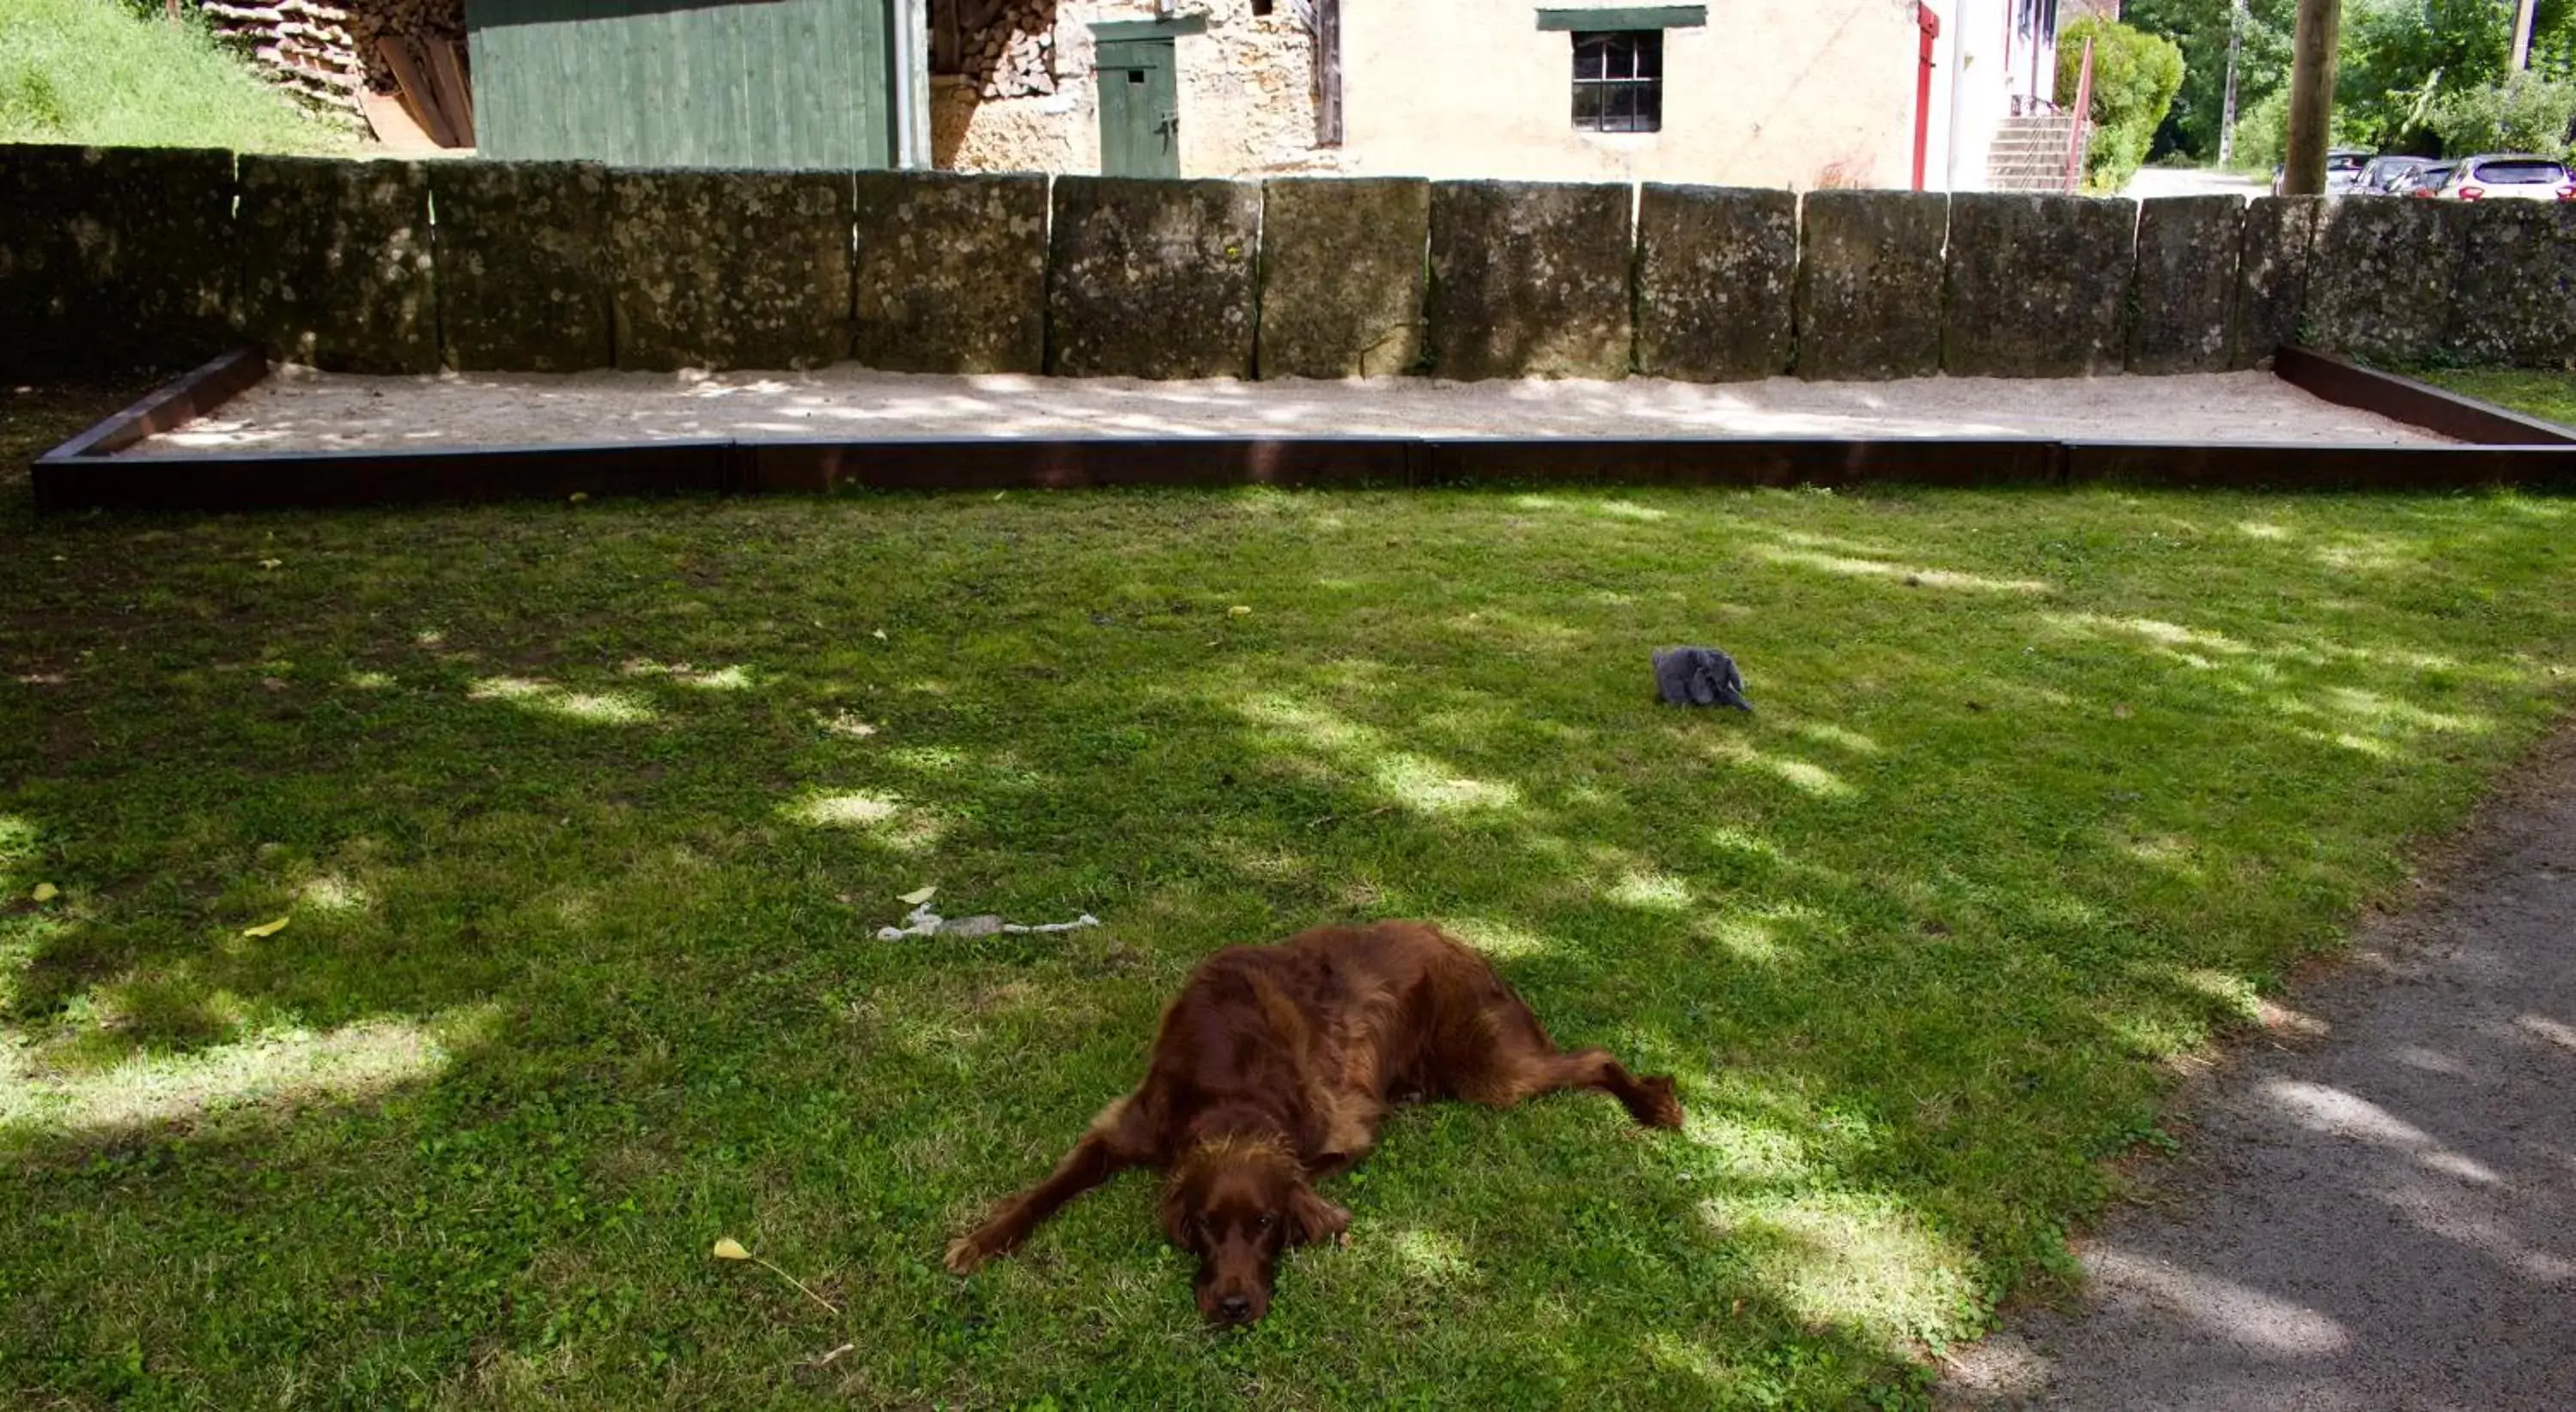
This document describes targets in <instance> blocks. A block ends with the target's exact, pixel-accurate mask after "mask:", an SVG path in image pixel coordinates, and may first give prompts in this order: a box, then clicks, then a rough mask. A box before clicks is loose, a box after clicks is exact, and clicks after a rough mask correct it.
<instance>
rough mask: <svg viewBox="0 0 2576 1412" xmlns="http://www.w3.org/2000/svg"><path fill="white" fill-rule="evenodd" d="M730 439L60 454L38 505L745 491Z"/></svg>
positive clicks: (265, 506) (176, 505)
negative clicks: (67, 456)
mask: <svg viewBox="0 0 2576 1412" xmlns="http://www.w3.org/2000/svg"><path fill="white" fill-rule="evenodd" d="M741 453H742V448H741V447H739V446H737V445H736V444H735V443H733V442H730V441H666V442H646V443H639V444H632V445H626V444H619V445H560V446H478V447H458V448H445V449H437V450H416V451H283V452H271V453H254V454H247V455H238V454H237V455H215V456H115V457H82V458H78V459H58V458H56V457H52V456H48V457H46V458H45V459H43V460H41V461H38V462H37V463H36V466H35V482H36V509H37V511H38V512H39V513H45V512H49V511H55V510H86V509H112V510H279V509H287V508H291V507H308V506H309V507H321V506H349V505H401V504H412V503H436V502H459V501H481V500H521V499H547V498H560V497H562V496H567V495H574V494H587V495H676V494H687V493H691V492H699V493H705V492H715V493H724V492H729V491H738V490H747V489H752V488H754V487H752V486H750V485H749V484H748V483H747V479H748V478H747V476H746V475H745V472H744V463H743V457H742V454H741Z"/></svg>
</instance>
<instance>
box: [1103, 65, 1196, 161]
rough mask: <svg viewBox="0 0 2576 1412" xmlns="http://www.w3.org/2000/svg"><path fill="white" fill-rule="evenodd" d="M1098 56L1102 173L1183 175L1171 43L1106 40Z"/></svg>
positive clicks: (1178, 92)
mask: <svg viewBox="0 0 2576 1412" xmlns="http://www.w3.org/2000/svg"><path fill="white" fill-rule="evenodd" d="M1099 53H1100V57H1099V60H1098V61H1097V63H1096V65H1095V67H1094V69H1093V77H1094V78H1095V79H1096V80H1097V81H1098V82H1099V84H1100V174H1101V175H1102V176H1135V177H1176V176H1179V175H1180V174H1181V84H1180V71H1179V69H1178V67H1177V66H1176V65H1175V64H1174V63H1173V61H1172V41H1170V40H1169V39H1122V40H1117V41H1115V42H1110V41H1103V42H1102V43H1101V45H1100V49H1099Z"/></svg>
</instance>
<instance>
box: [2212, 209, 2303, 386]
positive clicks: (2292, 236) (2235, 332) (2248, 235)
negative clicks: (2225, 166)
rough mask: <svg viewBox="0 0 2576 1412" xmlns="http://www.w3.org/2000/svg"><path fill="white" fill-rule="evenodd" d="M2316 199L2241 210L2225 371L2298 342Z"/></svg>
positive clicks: (2249, 364)
mask: <svg viewBox="0 0 2576 1412" xmlns="http://www.w3.org/2000/svg"><path fill="white" fill-rule="evenodd" d="M2324 209H2325V202H2324V200H2323V199H2322V198H2319V197H2315V196H2257V197H2255V198H2254V199H2253V200H2252V201H2250V202H2248V203H2247V204H2246V207H2245V226H2244V233H2243V235H2242V237H2241V239H2240V240H2239V241H2238V244H2237V262H2236V313H2235V316H2234V317H2233V318H2232V319H2231V320H2229V327H2228V335H2227V337H2228V354H2227V366H2228V367H2230V368H2235V369H2240V370H2241V369H2245V368H2252V367H2257V366H2259V365H2261V364H2262V363H2263V362H2264V360H2266V359H2268V358H2270V357H2271V356H2272V354H2273V353H2274V351H2276V350H2278V349H2279V348H2280V347H2281V346H2282V345H2284V344H2289V343H2296V342H2298V341H2299V315H2300V311H2301V310H2302V309H2303V308H2305V307H2306V304H2307V300H2308V259H2309V256H2310V255H2311V254H2312V253H2313V252H2314V250H2315V246H2316V234H2317V215H2318V213H2319V212H2321V211H2322V210H2324Z"/></svg>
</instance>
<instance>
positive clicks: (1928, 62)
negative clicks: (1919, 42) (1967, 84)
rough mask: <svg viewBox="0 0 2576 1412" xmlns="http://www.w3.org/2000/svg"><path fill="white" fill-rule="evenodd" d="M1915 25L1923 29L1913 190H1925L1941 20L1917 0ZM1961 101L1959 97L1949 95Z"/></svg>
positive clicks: (1916, 89)
mask: <svg viewBox="0 0 2576 1412" xmlns="http://www.w3.org/2000/svg"><path fill="white" fill-rule="evenodd" d="M1914 22H1915V23H1916V24H1918V25H1920V26H1922V28H1923V48H1922V62H1921V63H1920V64H1919V65H1918V66H1917V67H1916V68H1915V71H1914V189H1915V190H1917V191H1921V190H1922V189H1923V158H1924V154H1925V153H1926V152H1928V151H1929V150H1930V149H1931V143H1932V41H1934V40H1936V39H1939V38H1940V37H1941V17H1940V16H1939V15H1937V14H1934V13H1933V11H1932V7H1931V6H1929V5H1926V4H1923V3H1921V0H1916V3H1915V6H1914ZM1950 101H1951V102H1953V103H1956V102H1958V101H1959V95H1957V94H1955V93H1953V94H1951V95H1950Z"/></svg>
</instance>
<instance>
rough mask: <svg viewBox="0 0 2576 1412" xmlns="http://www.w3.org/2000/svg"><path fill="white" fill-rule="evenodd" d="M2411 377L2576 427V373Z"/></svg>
mask: <svg viewBox="0 0 2576 1412" xmlns="http://www.w3.org/2000/svg"><path fill="white" fill-rule="evenodd" d="M2413 375H2414V376H2416V377H2419V378H2422V379H2423V380H2424V381H2426V382H2430V383H2436V384H2438V385H2440V386H2443V387H2447V388H2449V389H2451V390H2452V391H2453V392H2464V393H2467V394H2468V395H2469V396H2471V397H2478V398H2484V399H2485V400H2487V401H2489V402H2493V403H2495V404H2496V405H2497V406H2500V407H2511V408H2512V409H2514V410H2515V411H2517V412H2522V413H2525V414H2527V415H2530V416H2534V417H2546V418H2548V419H2549V420H2551V421H2553V422H2564V423H2566V424H2567V425H2569V426H2571V427H2576V373H2552V372H2535V371H2530V370H2527V369H2519V368H2423V369H2417V370H2415V371H2414V374H2413Z"/></svg>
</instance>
